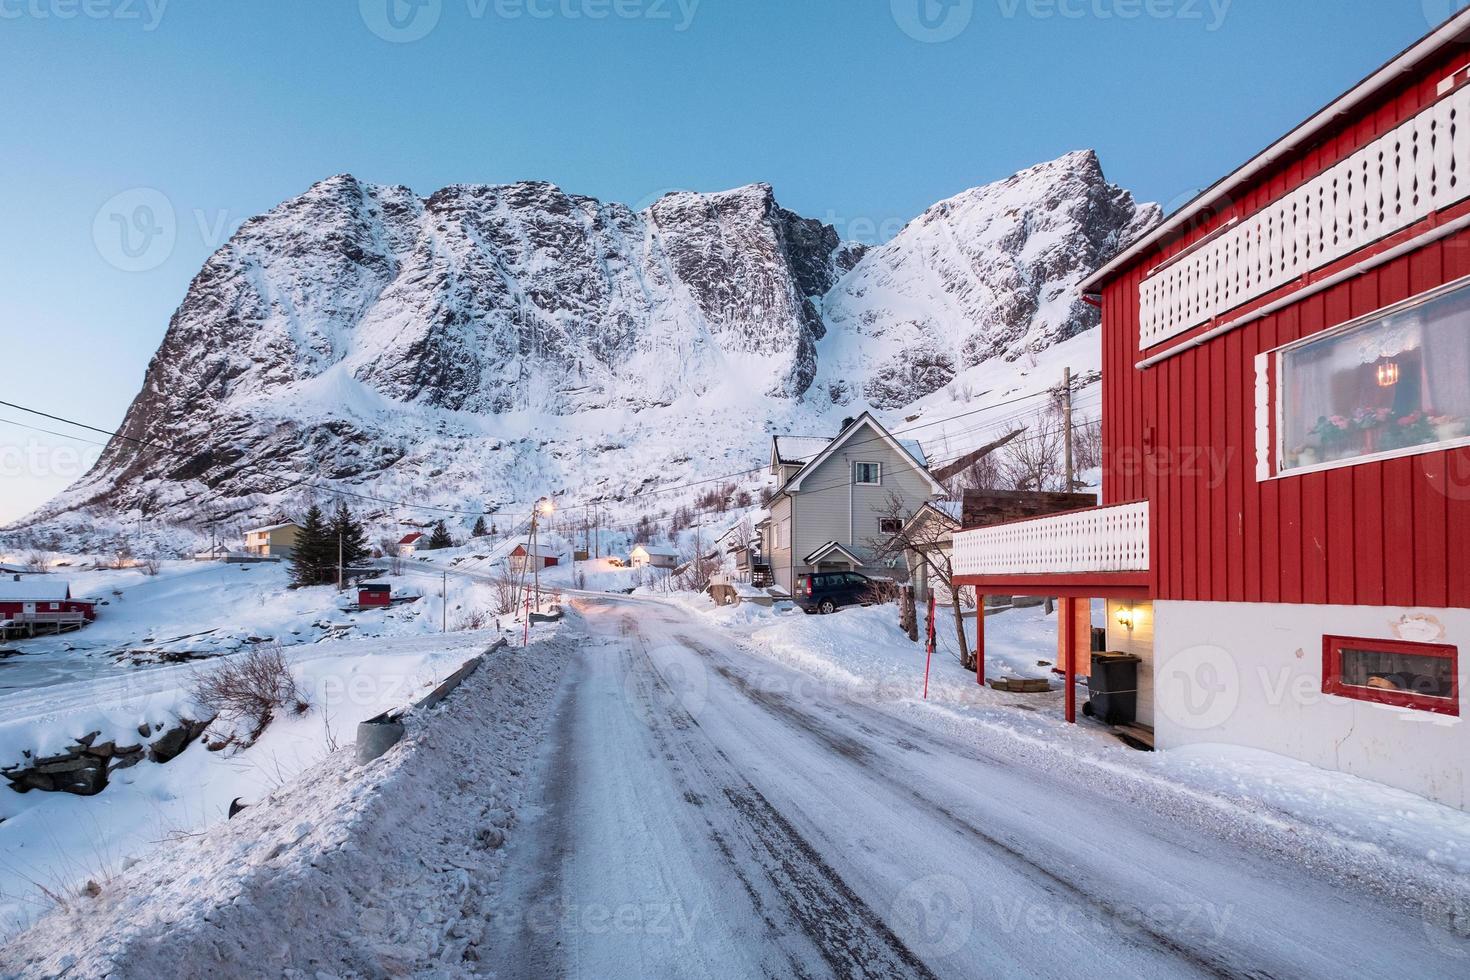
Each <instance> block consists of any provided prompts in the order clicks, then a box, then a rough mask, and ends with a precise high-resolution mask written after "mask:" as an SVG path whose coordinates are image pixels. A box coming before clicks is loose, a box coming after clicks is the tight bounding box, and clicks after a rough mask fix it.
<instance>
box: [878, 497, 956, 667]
mask: <svg viewBox="0 0 1470 980" xmlns="http://www.w3.org/2000/svg"><path fill="white" fill-rule="evenodd" d="M914 516H915V515H914V514H911V513H909V512H908V508H907V507H906V506H905V504H904V501H903V498H901V497H899V496H898V495H897V494H890V495H889V497H888V503H887V505H886V506H885V507H884V509H883V511H882V512H881V517H882V519H883V520H885V521H894V522H897V524H898V526H899V530H898V532H897V533H895V534H891V535H888V536H886V537H883V538H877V539H872V540H870V541H869V542H868V544H869V546H870V547H872V548H873V550H874V551H875V552H876V553H877V555H878V557H879V558H880V559H891V558H902V559H904V560H905V561H906V562H917V563H918V564H919V565H920V566H922V567H923V568H925V569H926V571H927V572H928V578H929V581H930V583H931V584H930V588H933V587H934V585H936V584H938V585H942V586H943V587H944V590H945V591H946V592H948V593H949V603H950V608H951V609H952V610H953V612H954V629H955V638H956V639H957V640H958V641H959V644H960V646H959V650H960V665H961V666H963V667H964V668H965V669H966V670H972V669H974V666H975V661H974V657H973V656H972V655H971V653H970V645H969V641H968V640H967V639H966V637H965V620H964V616H963V613H964V605H965V603H964V601H963V600H962V599H961V597H960V593H961V592H963V591H964V589H963V587H961V586H956V585H955V581H954V560H953V554H954V549H953V547H951V542H952V540H953V536H954V532H955V527H954V525H953V524H952V523H950V522H948V521H946V520H944V519H943V518H942V517H941V516H940V515H938V514H932V513H931V514H927V515H925V517H924V518H922V519H920V520H913V518H914Z"/></svg>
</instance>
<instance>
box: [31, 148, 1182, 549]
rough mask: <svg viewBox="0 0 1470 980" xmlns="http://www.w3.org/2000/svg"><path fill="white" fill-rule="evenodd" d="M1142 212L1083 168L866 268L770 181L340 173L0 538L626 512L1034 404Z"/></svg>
mask: <svg viewBox="0 0 1470 980" xmlns="http://www.w3.org/2000/svg"><path fill="white" fill-rule="evenodd" d="M1158 216H1159V215H1158V209H1157V208H1155V207H1152V206H1146V207H1140V206H1138V205H1136V204H1135V203H1134V202H1133V200H1132V198H1131V196H1130V195H1128V193H1127V192H1126V191H1124V190H1122V189H1120V188H1117V187H1115V186H1113V185H1110V184H1108V183H1107V181H1106V179H1105V178H1104V176H1103V173H1102V170H1101V168H1100V167H1099V165H1098V162H1097V158H1096V156H1095V155H1094V154H1092V153H1091V152H1080V153H1073V154H1069V155H1068V156H1065V157H1063V158H1061V159H1060V160H1057V161H1054V162H1052V163H1049V164H1045V165H1042V166H1040V167H1035V168H1032V169H1031V170H1028V171H1025V172H1023V173H1022V174H1019V175H1017V176H1015V177H1012V178H1009V179H1007V180H1005V181H1002V182H1000V183H999V184H995V185H992V186H990V187H985V188H978V189H976V190H972V191H968V192H966V193H964V194H961V195H959V196H957V197H955V198H952V199H951V200H949V201H946V202H943V203H941V204H939V205H936V206H935V207H934V208H932V209H930V210H929V211H928V212H926V213H925V214H924V215H923V216H921V217H920V218H918V219H916V220H915V221H914V222H913V223H912V224H911V225H910V226H909V227H908V228H906V229H904V231H903V232H901V233H900V234H899V235H898V236H897V237H896V238H895V239H894V240H893V241H892V242H890V243H888V244H887V245H885V246H883V247H882V248H879V249H876V250H871V251H866V250H864V249H863V248H861V247H859V246H853V245H850V244H846V243H843V242H842V241H841V240H840V239H839V237H838V235H837V233H836V232H835V231H834V230H833V229H832V228H830V227H827V226H825V225H822V224H821V223H819V222H816V221H812V220H810V219H805V218H802V217H800V216H798V215H796V214H793V213H792V212H790V211H787V210H785V209H783V208H781V207H780V205H779V204H778V203H777V202H776V199H775V196H774V194H773V192H772V190H771V188H770V187H769V186H767V185H763V184H761V185H752V186H749V187H744V188H739V189H736V190H732V191H728V192H724V193H719V194H691V193H680V194H671V195H668V196H666V197H664V198H662V199H660V200H659V201H657V202H655V203H654V204H653V205H651V206H650V207H648V208H646V209H644V210H642V211H639V212H636V213H635V212H633V211H631V210H630V209H628V208H626V207H624V206H622V205H618V204H608V203H603V202H599V201H596V200H593V199H591V198H586V197H580V196H576V195H571V194H567V193H565V192H564V191H562V190H560V189H559V188H556V187H554V186H552V185H550V184H545V183H521V184H513V185H506V186H478V185H459V186H453V187H448V188H445V189H443V190H441V191H438V192H436V193H434V194H433V195H431V196H429V197H428V198H419V197H417V196H416V195H414V194H413V193H412V192H410V191H409V190H407V189H406V188H402V187H382V186H375V185H369V184H364V183H362V182H360V181H358V180H356V179H355V178H353V177H350V176H338V177H333V178H331V179H328V180H325V181H322V182H321V183H319V184H317V185H315V186H313V187H312V188H311V189H309V190H308V191H307V192H306V193H305V194H303V195H301V196H300V197H298V198H295V199H293V200H291V201H288V202H286V203H284V204H282V205H280V206H279V207H277V208H276V209H274V210H273V211H271V212H269V213H268V214H265V215H261V216H259V217H257V218H253V219H251V220H250V221H247V222H246V223H245V224H244V225H243V226H242V227H241V228H240V230H239V231H238V232H237V234H236V235H235V236H234V237H233V238H232V239H231V240H230V241H229V243H227V244H226V245H225V246H224V247H223V248H221V249H220V250H219V252H217V253H216V254H215V255H213V256H212V257H211V258H210V259H209V260H208V261H207V262H206V263H205V266H204V268H203V269H202V270H201V271H200V273H199V274H198V276H196V278H195V280H194V282H193V283H192V284H191V286H190V289H189V291H188V294H187V295H186V296H185V298H184V301H183V303H182V304H181V305H180V307H179V309H178V311H177V312H176V313H175V314H174V317H173V319H172V321H171V322H170V324H169V329H168V332H167V334H166V336H165V338H164V340H163V343H162V345H161V346H160V348H159V350H158V353H157V354H156V355H155V357H154V359H153V361H152V363H151V364H150V365H149V368H148V372H147V375H146V377H145V379H144V384H143V388H142V390H141V391H140V393H139V394H138V396H137V398H136V399H135V401H134V402H133V404H132V406H131V407H130V409H129V411H128V414H127V417H126V420H125V422H124V424H123V427H122V432H123V433H124V435H125V436H127V437H128V438H127V439H115V440H113V443H112V445H110V446H109V447H108V449H107V450H106V451H105V452H104V453H103V455H102V457H101V459H100V460H99V462H98V464H97V465H96V467H95V468H94V469H93V470H92V471H91V472H90V473H88V474H87V475H86V476H85V477H84V478H83V479H82V480H80V481H79V482H78V483H77V484H76V485H75V486H73V487H72V488H71V489H69V490H68V491H67V492H65V493H63V494H62V495H61V496H59V497H58V498H57V499H56V500H54V501H52V502H51V503H50V504H48V505H47V506H46V507H44V508H42V510H41V511H39V512H38V513H37V514H35V515H32V516H31V517H30V518H27V519H26V520H24V521H22V522H19V523H18V524H17V525H15V528H16V529H19V530H22V531H27V532H41V533H42V534H44V533H47V532H57V531H59V532H66V533H65V534H64V535H63V536H62V537H60V538H59V539H58V541H57V543H58V544H65V545H69V546H71V547H76V546H77V545H78V544H85V545H90V546H93V547H97V548H104V547H108V546H109V545H110V544H111V543H112V539H114V538H116V537H118V536H119V535H120V533H121V529H122V527H124V526H127V527H129V528H131V529H133V530H134V531H136V529H137V528H138V527H139V526H140V524H141V526H142V527H143V529H144V530H143V531H142V535H143V538H142V542H141V543H143V544H145V545H149V544H152V545H157V544H159V543H160V542H159V541H158V540H156V536H157V534H158V530H159V529H160V528H163V527H166V526H192V527H195V528H200V527H203V526H204V525H205V524H206V523H209V522H214V523H215V524H216V525H217V527H218V528H220V529H221V530H222V531H223V532H224V533H235V532H237V531H238V530H239V529H240V528H242V527H244V526H249V525H250V524H252V523H254V522H256V521H265V520H271V519H274V518H277V517H280V516H284V515H290V514H294V513H296V512H298V511H299V510H300V509H301V508H302V507H303V506H304V505H305V504H306V503H307V502H308V501H309V500H311V499H314V498H316V497H319V496H321V495H322V491H321V488H322V487H343V488H349V489H357V490H360V491H362V492H367V493H371V494H374V495H377V496H383V497H389V498H393V499H412V500H414V501H415V502H418V503H423V504H431V505H439V506H447V507H451V508H455V509H463V510H468V511H481V510H483V511H485V512H489V513H497V512H503V511H514V512H517V513H519V512H520V511H521V510H522V508H523V507H528V506H529V503H530V502H532V501H534V500H535V499H536V498H537V497H538V496H540V495H541V494H543V493H550V494H554V495H560V496H562V497H564V498H569V499H576V500H598V501H606V502H609V503H610V504H612V506H611V507H610V508H609V509H610V512H611V513H612V515H613V516H623V517H629V516H631V517H636V516H637V514H638V511H637V510H636V509H634V508H632V507H629V506H620V505H619V503H620V502H623V501H626V500H627V498H628V497H629V496H630V495H632V494H634V493H635V492H637V491H639V490H640V489H646V488H648V487H650V486H654V485H667V484H669V483H673V482H680V481H684V480H697V479H707V478H709V477H711V476H715V475H720V474H724V473H729V472H733V471H736V470H740V469H744V468H746V467H749V466H751V465H753V464H754V463H756V462H758V461H759V460H760V458H761V456H762V452H763V449H764V446H763V444H764V442H765V440H766V438H767V437H768V435H769V434H770V433H772V432H804V433H809V434H819V433H823V432H835V431H836V429H837V428H838V426H839V424H840V420H841V419H842V418H843V417H844V416H846V415H851V414H855V413H856V412H857V411H858V410H860V409H861V408H863V407H874V408H877V409H882V410H888V411H889V412H890V413H891V412H893V411H894V410H897V409H905V408H907V409H909V411H908V412H907V413H906V414H907V415H913V414H916V413H917V414H923V412H924V411H925V410H926V409H925V406H924V405H923V404H919V405H917V406H916V403H920V402H923V401H924V400H925V399H929V400H931V401H933V402H939V401H943V400H945V398H946V396H948V397H949V400H951V401H959V400H963V401H965V403H966V407H967V408H974V407H978V406H979V405H983V404H986V403H987V402H988V401H995V400H999V399H1000V394H999V393H1000V392H1003V391H1015V390H1017V389H1019V388H1024V389H1026V390H1030V391H1035V390H1040V388H1042V387H1045V386H1047V385H1051V384H1055V382H1056V380H1057V375H1059V374H1060V368H1061V367H1062V366H1063V365H1062V364H1061V363H1056V361H1055V358H1054V357H1052V356H1051V355H1054V354H1055V353H1056V352H1057V351H1058V349H1059V345H1061V344H1064V343H1069V344H1070V347H1069V349H1068V351H1067V353H1066V358H1065V361H1066V364H1067V365H1068V366H1071V367H1073V368H1074V369H1075V370H1077V371H1078V372H1079V373H1085V372H1087V371H1089V370H1095V369H1096V367H1097V366H1098V364H1099V363H1100V356H1099V353H1098V349H1097V331H1096V330H1095V327H1096V325H1097V317H1096V313H1095V311H1093V310H1091V309H1090V308H1088V307H1086V306H1084V305H1082V304H1081V303H1080V302H1078V301H1077V299H1076V297H1075V287H1076V285H1077V283H1078V281H1079V280H1080V279H1081V278H1082V277H1083V276H1085V275H1086V274H1087V273H1089V272H1090V271H1091V270H1093V269H1095V268H1096V267H1097V266H1098V265H1100V264H1101V263H1103V262H1105V261H1106V260H1107V259H1108V258H1109V257H1110V256H1112V255H1113V254H1115V253H1116V252H1117V250H1118V249H1119V248H1120V247H1121V246H1122V245H1123V244H1125V242H1126V241H1127V240H1129V239H1130V238H1131V237H1132V236H1134V235H1136V234H1138V233H1140V232H1141V231H1143V230H1144V229H1146V228H1147V227H1149V226H1151V225H1152V224H1153V223H1154V222H1155V221H1156V220H1157V219H1158ZM1069 338H1070V341H1069ZM1043 365H1045V374H1044V376H1043V375H1042V374H1041V373H1040V372H1041V371H1042V370H1043ZM1053 368H1055V370H1052V369H1053ZM972 399H978V401H977V402H976V405H969V401H970V400H972ZM927 411H928V412H929V414H930V416H934V415H937V414H938V413H937V412H936V411H935V410H934V408H933V406H932V405H931V406H929V408H928V409H927ZM950 414H954V412H953V411H951V413H950ZM934 435H935V433H933V432H930V433H925V434H924V435H923V436H916V438H929V437H932V436H934ZM972 441H973V440H972ZM968 445H970V442H965V443H964V444H963V445H959V446H955V447H951V448H956V449H962V448H965V447H967V446H968ZM931 455H932V453H931ZM676 502H677V501H670V502H669V505H670V506H671V505H672V503H676ZM431 516H432V515H425V514H424V513H422V512H420V513H417V514H414V513H409V512H395V511H393V510H390V509H383V510H382V511H381V512H379V513H377V514H375V515H373V519H374V521H375V523H376V524H377V525H378V526H379V527H385V526H387V525H391V524H393V523H394V522H395V521H396V520H399V519H403V518H406V517H416V518H418V519H420V520H423V519H427V518H428V517H431ZM124 519H126V520H128V521H130V522H131V523H129V524H127V525H123V524H121V523H120V521H122V520H124ZM470 522H472V518H469V519H467V520H466V521H465V522H464V523H466V524H468V523H470ZM150 535H154V536H155V540H153V541H151V542H150V541H149V536H150ZM35 536H36V535H35V534H34V533H33V534H32V537H35ZM170 540H171V541H172V542H173V543H174V544H176V545H177V544H180V543H182V542H181V541H180V539H179V538H177V537H174V538H172V539H170ZM22 543H24V542H22Z"/></svg>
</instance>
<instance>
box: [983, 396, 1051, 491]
mask: <svg viewBox="0 0 1470 980" xmlns="http://www.w3.org/2000/svg"><path fill="white" fill-rule="evenodd" d="M1066 438H1067V436H1066V433H1065V432H1064V431H1063V427H1062V423H1061V421H1060V420H1059V419H1056V418H1054V417H1052V416H1051V415H1050V414H1048V415H1047V416H1045V417H1043V418H1042V419H1041V421H1040V422H1038V423H1037V424H1036V425H1034V426H1032V427H1031V428H1030V429H1029V430H1028V431H1027V432H1026V434H1025V435H1024V436H1022V437H1021V438H1019V439H1016V440H1015V441H1014V442H1011V443H1009V444H1008V445H1007V446H1006V447H1005V448H1004V449H1003V450H1001V457H1000V472H1001V477H1002V479H1003V480H1004V482H1005V483H1007V484H1009V485H1010V486H1011V488H1013V489H1015V490H1032V491H1038V492H1039V491H1045V490H1063V489H1066V488H1064V487H1063V486H1062V484H1063V483H1065V482H1066V476H1065V474H1064V473H1063V472H1062V469H1063V467H1062V456H1063V454H1064V452H1065V449H1066Z"/></svg>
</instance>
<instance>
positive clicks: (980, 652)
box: [975, 592, 985, 687]
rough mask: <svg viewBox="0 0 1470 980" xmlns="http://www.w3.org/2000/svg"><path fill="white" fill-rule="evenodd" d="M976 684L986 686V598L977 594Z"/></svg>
mask: <svg viewBox="0 0 1470 980" xmlns="http://www.w3.org/2000/svg"><path fill="white" fill-rule="evenodd" d="M975 606H976V610H975V683H976V684H979V685H980V686H981V687H984V686H985V597H984V596H983V595H981V594H980V593H978V592H976V593H975Z"/></svg>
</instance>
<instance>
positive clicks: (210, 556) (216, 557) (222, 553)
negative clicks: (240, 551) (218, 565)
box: [194, 544, 230, 561]
mask: <svg viewBox="0 0 1470 980" xmlns="http://www.w3.org/2000/svg"><path fill="white" fill-rule="evenodd" d="M228 557H230V549H229V546H228V545H223V544H215V545H212V546H210V547H208V548H205V549H204V550H203V551H196V552H194V560H195V561H223V560H224V559H226V558H228Z"/></svg>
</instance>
